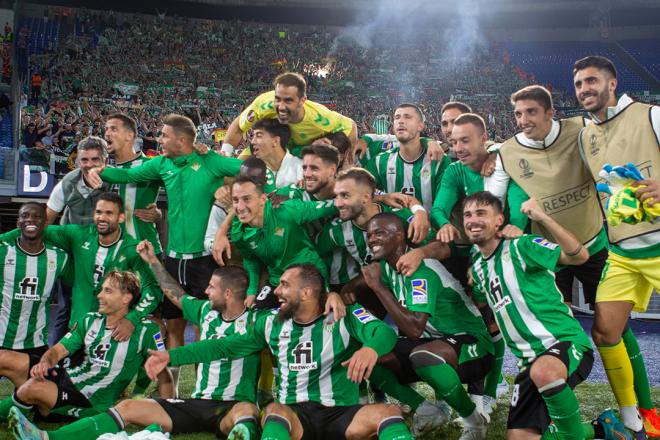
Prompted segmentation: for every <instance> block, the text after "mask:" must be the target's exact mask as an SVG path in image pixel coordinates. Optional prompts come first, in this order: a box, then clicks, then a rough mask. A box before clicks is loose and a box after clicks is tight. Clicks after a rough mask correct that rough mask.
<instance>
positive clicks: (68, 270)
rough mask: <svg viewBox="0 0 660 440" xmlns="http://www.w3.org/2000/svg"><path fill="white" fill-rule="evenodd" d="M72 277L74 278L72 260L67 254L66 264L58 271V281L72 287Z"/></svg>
mask: <svg viewBox="0 0 660 440" xmlns="http://www.w3.org/2000/svg"><path fill="white" fill-rule="evenodd" d="M74 277H75V272H74V269H73V259H72V258H71V255H70V254H67V255H66V262H65V263H64V267H63V268H62V270H61V271H60V275H59V279H60V281H62V282H63V283H64V284H66V285H67V286H69V287H71V286H73V281H74Z"/></svg>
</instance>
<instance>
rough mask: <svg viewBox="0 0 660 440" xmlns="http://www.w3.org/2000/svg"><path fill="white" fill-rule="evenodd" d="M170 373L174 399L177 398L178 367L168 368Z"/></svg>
mask: <svg viewBox="0 0 660 440" xmlns="http://www.w3.org/2000/svg"><path fill="white" fill-rule="evenodd" d="M168 368H169V369H170V373H172V383H173V386H174V398H175V399H178V398H179V368H180V367H168Z"/></svg>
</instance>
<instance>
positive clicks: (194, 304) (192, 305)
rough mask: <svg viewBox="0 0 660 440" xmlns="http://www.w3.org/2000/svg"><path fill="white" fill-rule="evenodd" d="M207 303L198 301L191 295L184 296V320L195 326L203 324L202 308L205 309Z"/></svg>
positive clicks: (182, 305)
mask: <svg viewBox="0 0 660 440" xmlns="http://www.w3.org/2000/svg"><path fill="white" fill-rule="evenodd" d="M205 303H206V300H203V299H197V298H195V297H192V296H190V295H184V296H183V298H181V311H182V312H183V319H185V320H186V321H189V322H190V323H192V324H194V325H199V324H200V322H201V316H200V315H201V312H202V307H204V304H205Z"/></svg>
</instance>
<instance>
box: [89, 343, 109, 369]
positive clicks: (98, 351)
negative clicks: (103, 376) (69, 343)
mask: <svg viewBox="0 0 660 440" xmlns="http://www.w3.org/2000/svg"><path fill="white" fill-rule="evenodd" d="M111 347H112V346H111V345H110V343H109V342H102V343H100V344H99V345H97V346H96V347H94V349H93V350H92V353H91V355H92V356H91V362H92V363H93V364H95V365H100V366H101V367H104V368H108V367H109V366H110V362H108V361H106V360H105V357H106V356H107V354H108V352H109V351H110V348H111Z"/></svg>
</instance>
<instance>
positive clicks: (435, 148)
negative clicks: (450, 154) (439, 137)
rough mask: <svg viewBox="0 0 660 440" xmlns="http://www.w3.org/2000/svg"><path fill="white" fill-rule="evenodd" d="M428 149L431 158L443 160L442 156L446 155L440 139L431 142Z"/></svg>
mask: <svg viewBox="0 0 660 440" xmlns="http://www.w3.org/2000/svg"><path fill="white" fill-rule="evenodd" d="M427 151H428V155H429V159H431V160H442V156H444V155H445V152H444V150H443V149H442V147H441V146H440V144H439V143H438V141H431V142H429V146H428V150H427Z"/></svg>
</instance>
